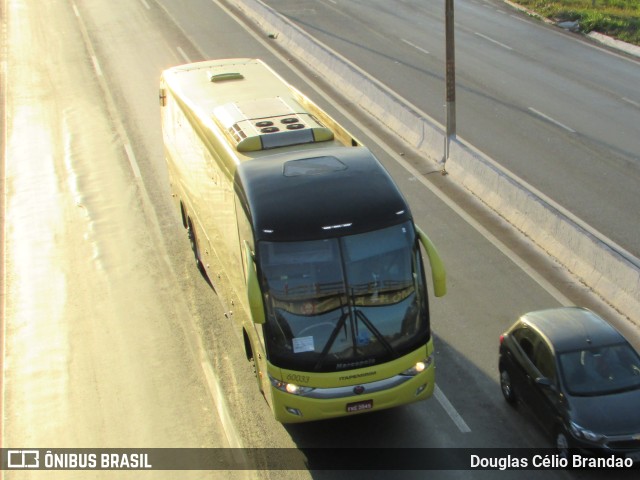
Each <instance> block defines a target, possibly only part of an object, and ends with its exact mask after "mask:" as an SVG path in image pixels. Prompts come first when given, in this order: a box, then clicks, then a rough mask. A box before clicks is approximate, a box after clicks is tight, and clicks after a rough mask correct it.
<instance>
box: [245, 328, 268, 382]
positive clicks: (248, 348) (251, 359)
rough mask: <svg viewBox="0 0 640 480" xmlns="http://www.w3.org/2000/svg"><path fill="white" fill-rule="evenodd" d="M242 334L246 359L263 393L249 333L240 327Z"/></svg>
mask: <svg viewBox="0 0 640 480" xmlns="http://www.w3.org/2000/svg"><path fill="white" fill-rule="evenodd" d="M242 336H243V337H244V353H245V354H246V356H247V360H249V363H251V367H252V368H253V373H254V375H255V376H256V382H258V389H259V390H260V392H261V393H262V394H264V390H263V388H262V382H261V379H260V372H259V371H258V364H257V361H256V358H255V355H254V353H253V348H251V340H249V335H248V334H247V331H246V330H245V329H242Z"/></svg>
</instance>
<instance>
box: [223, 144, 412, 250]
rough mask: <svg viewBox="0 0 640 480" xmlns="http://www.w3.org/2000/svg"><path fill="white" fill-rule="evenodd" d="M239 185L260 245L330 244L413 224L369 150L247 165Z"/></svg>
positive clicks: (307, 154)
mask: <svg viewBox="0 0 640 480" xmlns="http://www.w3.org/2000/svg"><path fill="white" fill-rule="evenodd" d="M235 183H236V191H237V192H238V196H239V198H240V199H241V201H242V202H243V204H244V208H245V209H247V213H248V215H249V218H250V219H251V221H252V222H253V230H254V235H255V236H256V240H271V241H300V240H311V239H319V238H329V237H335V236H338V235H349V234H354V233H361V232H365V231H371V230H375V229H379V228H383V227H387V226H389V225H393V224H398V223H400V222H402V221H406V220H410V219H411V215H410V212H409V208H408V206H407V203H406V201H405V199H404V197H403V196H402V194H401V193H400V191H399V190H398V188H397V187H396V185H395V183H394V182H393V180H392V179H391V177H390V176H389V174H388V173H387V171H386V170H385V169H384V168H383V167H382V165H381V164H380V163H379V162H378V160H377V159H376V158H375V157H374V156H373V155H372V154H371V152H369V150H367V149H366V148H364V147H356V148H331V149H322V150H320V149H319V150H316V151H309V150H303V151H297V152H291V153H287V154H284V155H272V156H268V157H263V158H261V159H260V160H258V161H252V162H244V163H242V164H240V165H239V166H238V169H237V171H236V179H235Z"/></svg>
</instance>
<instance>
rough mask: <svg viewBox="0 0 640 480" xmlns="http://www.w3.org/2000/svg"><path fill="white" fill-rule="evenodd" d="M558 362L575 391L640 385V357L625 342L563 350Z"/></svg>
mask: <svg viewBox="0 0 640 480" xmlns="http://www.w3.org/2000/svg"><path fill="white" fill-rule="evenodd" d="M559 362H560V368H561V370H562V374H563V378H564V382H565V386H566V388H567V390H568V392H569V393H570V394H572V395H580V396H590V395H607V394H610V393H617V392H622V391H626V390H635V389H637V388H640V357H639V356H638V354H637V353H636V351H635V350H633V348H631V346H630V345H628V344H626V343H624V344H619V345H610V346H606V347H598V348H588V349H584V350H577V351H574V352H569V353H563V354H561V355H560V356H559Z"/></svg>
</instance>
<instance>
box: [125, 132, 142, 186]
mask: <svg viewBox="0 0 640 480" xmlns="http://www.w3.org/2000/svg"><path fill="white" fill-rule="evenodd" d="M124 151H125V152H126V153H127V158H128V159H129V165H130V166H131V170H133V176H134V177H136V180H141V179H142V175H141V174H140V168H138V161H137V160H136V156H135V154H134V153H133V148H131V144H129V141H128V140H126V139H125V142H124Z"/></svg>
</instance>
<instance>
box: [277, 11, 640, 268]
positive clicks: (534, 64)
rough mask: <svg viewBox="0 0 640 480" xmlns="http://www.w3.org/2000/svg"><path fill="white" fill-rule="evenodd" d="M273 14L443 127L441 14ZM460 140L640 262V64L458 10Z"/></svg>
mask: <svg viewBox="0 0 640 480" xmlns="http://www.w3.org/2000/svg"><path fill="white" fill-rule="evenodd" d="M265 3H266V4H267V5H269V6H271V7H272V8H274V9H276V10H277V11H278V12H280V13H282V14H283V15H285V16H286V17H287V18H288V19H290V20H291V21H293V22H294V23H295V24H296V25H298V26H299V27H301V28H302V29H304V30H306V31H308V32H309V33H311V34H312V35H313V36H314V37H316V38H317V39H318V40H320V41H321V42H323V43H324V44H326V45H328V46H329V47H330V48H332V49H334V50H336V51H337V52H340V54H341V55H343V56H344V57H346V58H347V59H348V60H349V61H351V62H352V63H354V64H356V65H358V66H359V67H360V68H362V69H363V70H365V71H366V72H367V73H368V74H370V75H371V76H373V77H375V78H376V79H378V80H380V81H381V82H382V83H384V84H385V85H387V86H388V87H389V88H391V89H392V90H394V91H395V92H396V93H398V94H400V96H402V97H404V98H405V99H407V100H408V101H409V102H410V103H411V104H413V105H415V106H416V107H418V108H419V109H420V110H422V111H423V112H426V113H427V114H428V115H429V116H430V117H432V118H434V119H435V120H437V121H438V122H439V123H441V124H445V123H446V121H445V108H444V105H445V81H444V71H445V58H444V57H445V48H444V46H445V38H444V2H421V1H418V0H401V1H396V2H387V1H384V0H349V1H341V0H320V1H313V0H300V1H296V2H290V1H287V0H266V1H265ZM454 5H455V7H454V12H455V50H456V51H455V58H456V83H457V88H456V103H457V108H456V111H457V112H456V113H457V115H456V117H457V133H458V136H459V137H462V138H463V139H465V140H467V141H468V142H469V143H471V144H472V145H473V146H475V147H476V148H478V149H480V150H481V151H483V152H484V153H486V154H487V155H489V156H490V157H491V158H493V159H494V160H496V161H497V162H498V163H499V164H501V165H502V166H504V167H506V168H507V169H508V170H510V171H511V172H513V173H515V174H516V175H517V176H519V177H520V178H522V179H523V180H525V181H526V182H528V183H529V184H531V185H533V186H534V187H535V188H537V189H538V190H539V191H541V192H543V193H544V194H546V195H547V196H549V197H550V198H552V199H553V200H555V201H556V202H557V203H558V204H560V205H562V206H563V207H565V208H566V209H567V210H568V211H570V212H571V213H573V214H574V215H576V216H577V217H578V218H580V219H582V220H583V221H585V222H586V223H587V224H589V225H591V226H592V227H593V228H595V229H596V230H598V231H599V232H601V233H602V234H604V235H605V236H606V237H609V238H610V239H611V240H612V241H613V242H615V243H617V244H619V245H620V246H621V247H622V248H623V249H626V250H628V251H629V252H630V253H631V254H632V255H634V256H635V257H640V236H638V234H637V232H638V225H640V210H639V209H638V208H637V205H639V204H640V188H639V184H640V88H639V87H638V85H640V59H638V58H632V57H629V56H627V55H623V54H619V53H616V52H613V51H611V50H608V49H605V48H602V47H601V46H598V45H596V44H595V43H594V42H592V41H590V40H588V39H585V38H582V37H579V36H577V35H573V34H569V33H567V32H564V31H562V30H559V29H557V28H555V27H551V26H549V25H546V24H543V23H542V22H541V21H539V20H536V19H531V18H528V17H527V16H526V15H525V14H523V13H519V12H517V11H516V10H515V9H513V8H510V7H509V6H508V5H506V4H505V3H503V2H501V1H499V0H458V1H456V2H455V3H454Z"/></svg>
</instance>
